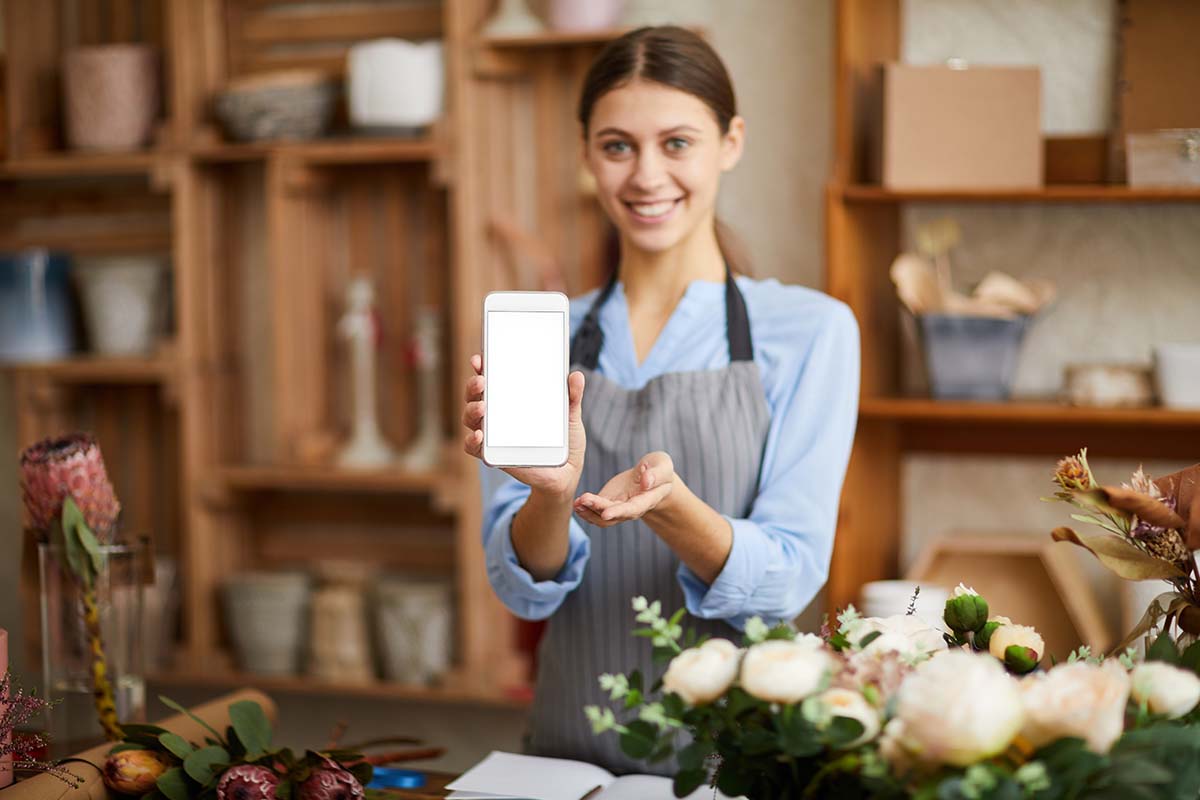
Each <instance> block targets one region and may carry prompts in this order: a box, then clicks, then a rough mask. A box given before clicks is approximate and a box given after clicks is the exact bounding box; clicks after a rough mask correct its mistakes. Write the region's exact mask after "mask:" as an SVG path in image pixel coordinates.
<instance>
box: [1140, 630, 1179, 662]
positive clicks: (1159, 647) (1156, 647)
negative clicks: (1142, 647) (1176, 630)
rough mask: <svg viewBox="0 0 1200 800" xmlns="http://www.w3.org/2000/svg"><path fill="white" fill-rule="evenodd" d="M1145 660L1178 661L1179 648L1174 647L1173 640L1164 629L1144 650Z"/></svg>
mask: <svg viewBox="0 0 1200 800" xmlns="http://www.w3.org/2000/svg"><path fill="white" fill-rule="evenodd" d="M1146 660H1147V661H1165V662H1166V663H1168V664H1178V663H1179V650H1178V649H1177V648H1176V647H1175V642H1174V641H1172V640H1171V636H1170V634H1168V633H1167V631H1166V630H1164V631H1163V632H1162V633H1160V634H1159V635H1158V638H1157V639H1155V640H1154V643H1153V644H1151V645H1150V648H1149V649H1148V650H1146Z"/></svg>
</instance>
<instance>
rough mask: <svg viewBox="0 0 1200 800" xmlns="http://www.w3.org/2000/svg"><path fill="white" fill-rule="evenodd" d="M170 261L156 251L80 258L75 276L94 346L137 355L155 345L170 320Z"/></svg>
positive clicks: (110, 352) (104, 351)
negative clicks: (166, 287)
mask: <svg viewBox="0 0 1200 800" xmlns="http://www.w3.org/2000/svg"><path fill="white" fill-rule="evenodd" d="M165 273H166V263H165V260H164V259H162V258H158V257H155V256H130V257H122V258H89V259H80V261H79V268H78V269H76V270H75V282H76V283H77V284H78V286H79V297H80V300H81V303H82V305H83V316H84V321H85V324H86V325H87V333H88V340H89V341H90V342H91V349H92V350H93V351H95V352H97V353H101V354H104V355H137V354H142V353H149V352H150V351H151V350H153V349H154V346H155V343H156V341H157V339H158V337H159V336H160V335H161V334H162V333H163V328H164V322H165V320H166V314H165V310H166V309H165V307H166V302H167V299H166V297H165V294H166V293H165V292H164V291H163V288H164V281H163V278H164V275H165Z"/></svg>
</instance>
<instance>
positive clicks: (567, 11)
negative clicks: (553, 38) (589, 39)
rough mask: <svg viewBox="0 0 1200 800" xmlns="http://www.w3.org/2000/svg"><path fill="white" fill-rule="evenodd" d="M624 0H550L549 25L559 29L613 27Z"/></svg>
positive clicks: (619, 14)
mask: <svg viewBox="0 0 1200 800" xmlns="http://www.w3.org/2000/svg"><path fill="white" fill-rule="evenodd" d="M624 5H625V1H624V0H550V11H549V17H550V27H552V28H554V29H556V30H560V31H591V30H599V29H603V28H612V27H614V26H615V25H616V24H617V22H618V20H620V19H621V11H622V9H623V8H624Z"/></svg>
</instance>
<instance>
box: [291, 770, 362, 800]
mask: <svg viewBox="0 0 1200 800" xmlns="http://www.w3.org/2000/svg"><path fill="white" fill-rule="evenodd" d="M326 763H327V764H328V766H326V767H323V768H322V769H318V770H316V771H314V772H313V774H312V775H311V776H309V778H308V780H306V781H305V782H304V783H302V784H300V793H299V796H298V800H363V797H364V794H365V793H364V792H363V787H362V784H361V783H359V782H358V779H357V778H355V777H354V776H353V775H351V774H350V773H349V772H347V771H346V770H344V769H342V768H341V767H339V766H337V765H336V764H334V763H333V762H326Z"/></svg>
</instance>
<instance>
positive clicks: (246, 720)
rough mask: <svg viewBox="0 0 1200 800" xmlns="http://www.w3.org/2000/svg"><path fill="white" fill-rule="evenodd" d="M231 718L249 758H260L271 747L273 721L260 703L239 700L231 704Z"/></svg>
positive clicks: (250, 759) (251, 759)
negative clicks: (268, 717)
mask: <svg viewBox="0 0 1200 800" xmlns="http://www.w3.org/2000/svg"><path fill="white" fill-rule="evenodd" d="M229 720H230V721H231V722H232V723H233V729H234V730H235V731H237V736H238V739H239V740H241V743H242V745H243V746H244V747H245V748H246V759H247V760H249V761H253V760H255V759H257V758H260V757H261V756H262V755H263V754H264V753H265V752H266V751H267V750H268V749H269V748H270V747H271V723H270V722H268V721H267V715H266V714H264V713H263V710H262V706H260V705H259V704H258V703H255V702H254V701H253V700H239V701H238V702H236V703H234V704H233V705H231V706H229Z"/></svg>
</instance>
